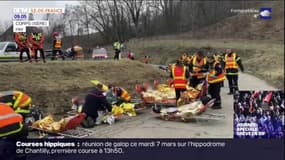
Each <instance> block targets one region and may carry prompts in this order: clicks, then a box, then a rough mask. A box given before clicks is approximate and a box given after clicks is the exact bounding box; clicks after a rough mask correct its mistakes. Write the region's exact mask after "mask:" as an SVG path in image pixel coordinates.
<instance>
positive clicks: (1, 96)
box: [0, 91, 32, 118]
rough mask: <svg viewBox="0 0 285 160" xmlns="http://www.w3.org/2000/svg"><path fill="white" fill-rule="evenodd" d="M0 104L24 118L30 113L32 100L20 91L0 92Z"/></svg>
mask: <svg viewBox="0 0 285 160" xmlns="http://www.w3.org/2000/svg"><path fill="white" fill-rule="evenodd" d="M1 102H2V103H5V104H6V105H8V106H10V107H11V108H13V109H14V111H15V112H16V113H20V114H22V116H24V118H25V115H27V114H28V113H30V109H31V104H32V98H31V97H30V96H28V95H27V94H26V93H23V92H21V91H4V92H0V103H1Z"/></svg>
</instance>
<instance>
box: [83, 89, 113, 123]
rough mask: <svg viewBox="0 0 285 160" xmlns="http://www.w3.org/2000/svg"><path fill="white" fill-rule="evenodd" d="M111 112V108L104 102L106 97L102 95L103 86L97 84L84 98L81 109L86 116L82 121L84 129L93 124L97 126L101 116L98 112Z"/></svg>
mask: <svg viewBox="0 0 285 160" xmlns="http://www.w3.org/2000/svg"><path fill="white" fill-rule="evenodd" d="M106 110H108V111H109V112H111V111H112V106H111V104H109V103H108V102H107V100H106V96H105V95H104V94H103V85H102V84H97V85H96V87H95V88H94V89H93V90H91V91H90V92H89V93H88V95H87V96H86V97H85V103H84V105H83V107H82V112H83V113H85V114H86V115H87V116H86V118H85V120H84V121H83V123H82V125H83V126H84V127H87V128H89V127H93V126H94V125H95V122H96V123H97V124H99V121H100V119H101V115H99V114H98V111H106Z"/></svg>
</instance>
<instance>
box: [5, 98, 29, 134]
mask: <svg viewBox="0 0 285 160" xmlns="http://www.w3.org/2000/svg"><path fill="white" fill-rule="evenodd" d="M26 136H27V134H24V129H23V117H22V116H21V115H20V114H17V113H15V111H14V110H13V109H12V108H11V107H10V106H9V105H6V104H5V103H0V137H15V138H26Z"/></svg>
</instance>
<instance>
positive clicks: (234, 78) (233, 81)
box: [226, 75, 238, 93]
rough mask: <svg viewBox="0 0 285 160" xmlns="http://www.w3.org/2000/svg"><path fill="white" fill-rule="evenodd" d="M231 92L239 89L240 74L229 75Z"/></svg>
mask: <svg viewBox="0 0 285 160" xmlns="http://www.w3.org/2000/svg"><path fill="white" fill-rule="evenodd" d="M226 77H227V79H228V82H229V88H230V92H231V93H233V92H234V91H238V75H227V76H226Z"/></svg>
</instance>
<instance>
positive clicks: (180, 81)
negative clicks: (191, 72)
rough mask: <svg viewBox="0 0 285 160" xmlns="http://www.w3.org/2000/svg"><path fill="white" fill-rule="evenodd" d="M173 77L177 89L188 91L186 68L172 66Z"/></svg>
mask: <svg viewBox="0 0 285 160" xmlns="http://www.w3.org/2000/svg"><path fill="white" fill-rule="evenodd" d="M171 72H172V76H173V83H174V88H175V89H186V86H187V80H186V67H185V66H183V67H180V66H177V65H173V66H172V71H171Z"/></svg>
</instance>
